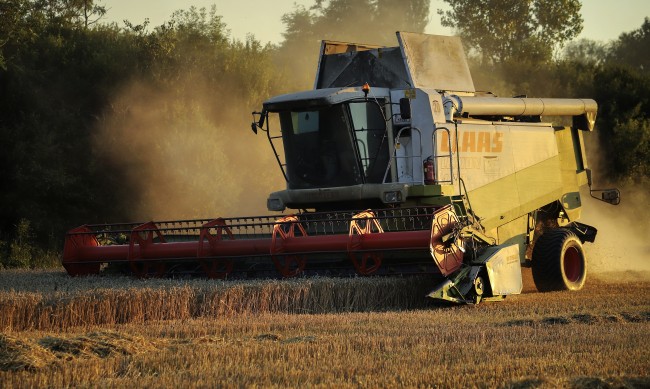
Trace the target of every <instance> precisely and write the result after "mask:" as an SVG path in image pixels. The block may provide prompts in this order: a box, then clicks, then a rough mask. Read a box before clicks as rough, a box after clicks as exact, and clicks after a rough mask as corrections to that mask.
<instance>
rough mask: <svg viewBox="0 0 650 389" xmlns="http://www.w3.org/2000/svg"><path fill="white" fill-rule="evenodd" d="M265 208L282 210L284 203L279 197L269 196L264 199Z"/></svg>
mask: <svg viewBox="0 0 650 389" xmlns="http://www.w3.org/2000/svg"><path fill="white" fill-rule="evenodd" d="M266 208H267V209H268V210H269V211H284V209H285V208H286V207H285V206H284V203H283V202H282V200H281V199H276V198H272V197H269V198H268V199H267V200H266Z"/></svg>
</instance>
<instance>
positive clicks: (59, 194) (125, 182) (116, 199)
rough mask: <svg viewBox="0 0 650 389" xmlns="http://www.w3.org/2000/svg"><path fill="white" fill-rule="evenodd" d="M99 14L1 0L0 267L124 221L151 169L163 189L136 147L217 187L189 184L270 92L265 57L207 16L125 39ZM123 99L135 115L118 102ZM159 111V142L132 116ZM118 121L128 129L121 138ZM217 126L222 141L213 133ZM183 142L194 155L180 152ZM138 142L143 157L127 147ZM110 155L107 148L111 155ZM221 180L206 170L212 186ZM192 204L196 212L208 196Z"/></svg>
mask: <svg viewBox="0 0 650 389" xmlns="http://www.w3.org/2000/svg"><path fill="white" fill-rule="evenodd" d="M104 12H105V9H104V8H103V7H102V6H101V5H98V4H96V2H93V1H87V0H0V13H1V14H2V22H1V23H0V50H1V51H0V54H1V56H0V150H2V152H1V153H0V187H2V188H3V190H2V191H0V241H3V242H5V243H3V244H0V254H1V255H0V256H3V257H4V258H5V259H6V260H5V261H4V265H5V266H19V265H25V264H26V263H27V262H29V261H27V262H25V261H26V260H27V259H28V257H30V255H31V257H32V258H33V257H34V253H37V251H34V250H31V249H30V250H28V249H27V248H28V247H31V246H30V245H32V244H33V245H34V247H36V248H37V247H42V248H47V249H49V248H60V246H61V244H62V243H63V236H64V232H65V231H66V230H67V229H69V228H71V227H74V226H77V225H81V224H85V223H94V222H106V221H125V220H131V219H132V218H133V217H134V209H135V208H136V207H138V205H139V202H144V201H148V200H149V199H148V198H146V197H143V195H142V191H141V187H140V186H139V182H138V180H141V179H142V177H141V174H142V173H143V172H147V173H148V174H149V175H156V169H159V170H158V173H157V175H158V176H161V177H164V178H169V176H166V175H165V172H166V171H168V170H170V168H167V169H166V166H164V165H163V166H153V165H154V162H153V160H151V159H143V158H139V157H140V156H141V154H142V151H143V150H163V151H165V152H167V153H170V155H168V156H169V158H167V159H169V160H174V159H176V160H187V159H190V160H196V163H194V165H191V166H189V167H188V166H184V167H183V169H185V170H178V171H177V172H176V174H177V175H176V177H193V178H192V179H193V180H194V181H208V180H210V179H214V177H210V176H209V175H207V173H206V176H204V175H197V174H196V172H201V171H206V172H207V171H208V170H209V169H212V168H213V166H211V165H210V163H211V161H212V160H210V159H209V158H211V157H212V156H213V155H215V154H217V155H219V153H223V152H217V151H218V150H216V151H215V148H216V149H219V147H218V145H215V144H211V142H213V141H214V140H215V139H229V137H231V136H235V133H236V134H241V133H242V132H243V129H245V128H247V127H248V120H249V118H250V110H251V108H252V107H257V106H259V104H260V102H261V101H262V100H263V99H264V98H265V97H268V96H269V95H270V94H273V93H274V92H272V89H273V88H274V87H275V83H274V82H275V77H274V71H273V66H272V63H271V57H270V50H271V47H270V46H263V45H261V44H260V43H259V42H258V41H256V40H255V39H254V38H252V37H250V38H249V39H247V40H246V41H244V42H241V41H235V40H231V39H230V38H229V37H228V33H227V29H226V26H225V24H224V23H223V22H222V21H221V18H220V17H219V16H218V15H217V14H216V11H215V10H214V9H212V10H205V9H195V8H190V9H189V10H186V11H179V12H177V13H175V14H174V15H173V16H172V18H171V20H170V21H169V22H168V23H166V24H164V25H162V26H159V27H156V28H154V29H153V30H149V29H148V26H147V25H146V23H145V24H144V25H132V24H130V23H127V27H126V28H119V27H118V26H116V25H106V24H103V23H101V22H99V23H98V22H97V18H98V17H101V15H103V13H104ZM133 89H137V90H140V91H143V90H144V91H146V93H140V94H132V95H131V96H130V97H129V98H126V99H125V98H124V94H125V91H128V90H133ZM125 101H126V102H127V103H129V104H130V105H129V106H125V105H121V103H122V102H125ZM234 107H236V109H235V108H234ZM147 110H149V111H147ZM242 111H243V112H242ZM153 114H159V115H160V117H159V118H157V121H156V122H146V121H145V122H142V123H140V124H143V123H144V124H151V125H152V126H160V127H161V130H160V131H158V132H148V131H150V130H151V127H142V126H140V125H138V122H137V121H135V120H136V119H134V118H136V117H152V115H153ZM194 117H200V118H201V119H200V120H199V122H203V123H205V125H204V127H205V128H209V129H211V131H212V133H213V134H214V135H213V136H212V137H211V138H206V137H205V133H201V134H198V133H196V132H194V133H192V131H195V124H196V123H197V121H196V120H194V121H191V120H190V118H194ZM164 120H169V123H173V124H175V125H177V126H176V127H177V128H176V132H175V133H171V132H170V133H165V132H164V131H162V129H168V128H169V126H161V123H162V122H163V121H164ZM124 123H128V124H129V126H128V127H126V128H128V129H129V130H132V131H131V132H126V131H125V130H123V129H122V130H120V131H118V129H120V125H121V124H124ZM108 124H110V125H111V126H108ZM218 125H219V126H220V128H222V130H219V131H225V132H219V131H217V130H216V129H217V127H219V126H218ZM183 131H185V132H183ZM206 132H207V130H206ZM174 134H176V135H174ZM192 135H193V136H192ZM188 139H192V140H193V142H194V144H198V143H201V144H202V145H201V146H202V147H201V148H198V149H196V148H195V149H191V148H190V149H189V150H188V149H183V147H185V146H187V143H183V141H184V140H188ZM138 142H140V143H139V144H140V145H141V147H140V148H138V147H133V144H138ZM232 143H233V144H236V145H238V146H234V147H231V150H232V151H231V152H232V153H237V154H241V155H247V156H248V157H250V148H249V149H248V150H246V149H245V148H246V144H245V142H232ZM110 145H114V146H115V148H114V149H112V152H107V150H109V146H110ZM224 149H225V147H224ZM137 153H140V155H136V156H135V157H134V156H133V155H135V154H137ZM173 153H176V154H178V155H176V154H173ZM247 153H248V154H247ZM175 155H176V156H175ZM270 158H272V156H271V157H270ZM200 159H202V160H203V162H204V163H206V162H207V163H206V164H205V165H201V161H199V160H200ZM221 161H223V162H224V163H225V164H227V163H228V162H230V161H227V160H223V158H222V160H221ZM217 166H219V165H217ZM233 166H236V165H233ZM220 170H222V169H220V168H219V167H216V168H214V169H213V170H211V172H212V175H213V176H214V173H215V172H218V171H220ZM234 171H235V172H236V171H237V170H236V169H234ZM169 181H171V179H170V180H169ZM173 184H174V183H173V182H169V183H167V185H169V186H170V187H173V186H174V185H173ZM157 189H158V190H159V191H160V192H161V193H162V196H164V195H165V194H167V193H166V192H165V191H164V190H160V188H157ZM184 189H186V190H187V189H189V188H187V187H186V188H184ZM191 196H192V195H191V194H188V195H187V197H191ZM208 196H209V198H210V199H214V198H215V197H216V196H215V193H206V194H205V197H206V198H207V197H208ZM166 200H167V202H166V206H167V208H174V206H173V205H171V206H170V201H171V200H173V199H171V198H167V199H166ZM194 201H195V202H196V203H197V204H200V203H201V202H202V198H199V199H194ZM212 201H214V200H212ZM202 216H204V217H205V216H209V215H206V214H203V215H202ZM25 225H27V226H28V231H29V239H28V240H25V239H22V238H20V239H18V240H16V239H17V238H16V237H17V236H26V235H25V234H23V233H22V232H21V231H23V232H24V231H25V230H26V229H25V228H23V227H24V226H25ZM17 226H18V227H17ZM21 226H22V227H21ZM19 227H20V228H19ZM21 234H22V235H21ZM16 242H18V243H16ZM25 242H27V243H25ZM26 253H27V254H30V255H27V254H26ZM38 253H39V255H40V254H42V253H43V251H38ZM23 254H25V255H23ZM41 256H42V255H41ZM12 258H13V259H12ZM16 258H17V259H16ZM29 266H33V260H32V262H29Z"/></svg>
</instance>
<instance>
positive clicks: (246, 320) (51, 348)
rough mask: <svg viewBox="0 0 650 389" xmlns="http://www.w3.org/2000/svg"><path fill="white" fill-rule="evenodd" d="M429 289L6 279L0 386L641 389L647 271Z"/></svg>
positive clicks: (1, 301)
mask: <svg viewBox="0 0 650 389" xmlns="http://www.w3.org/2000/svg"><path fill="white" fill-rule="evenodd" d="M426 290H427V285H426V280H423V279H416V280H413V279H390V278H383V279H382V278H357V279H303V280H294V281H272V280H269V281H255V282H214V281H205V280H181V281H179V280H134V279H128V278H120V277H117V278H116V277H89V278H80V279H72V278H67V277H65V275H64V274H62V273H61V272H57V271H50V272H27V271H14V272H7V271H3V272H0V326H1V331H2V334H1V335H0V387H3V388H4V387H7V388H10V387H11V388H13V387H221V386H226V387H366V388H375V387H398V386H399V387H480V388H483V387H486V388H492V387H497V388H498V387H503V388H538V387H540V388H546V387H553V388H554V387H577V388H594V387H597V388H607V387H627V388H637V387H638V388H643V387H648V386H650V378H649V377H650V374H649V371H650V339H649V337H648V334H649V333H650V331H649V330H650V299H649V298H648V297H650V282H649V281H648V274H647V273H643V274H639V273H619V274H608V275H605V276H601V277H600V279H595V278H594V277H592V278H590V280H589V282H588V284H587V286H586V288H585V289H584V290H582V291H580V292H575V293H560V292H557V293H544V294H541V293H535V290H534V287H532V286H531V285H530V284H527V288H526V290H525V292H526V293H524V294H522V295H519V296H511V297H509V298H507V299H506V300H505V301H503V302H499V303H487V304H481V305H478V306H456V305H446V304H433V303H431V302H429V301H427V300H426V299H423V298H422V296H423V294H424V293H423V291H424V292H426Z"/></svg>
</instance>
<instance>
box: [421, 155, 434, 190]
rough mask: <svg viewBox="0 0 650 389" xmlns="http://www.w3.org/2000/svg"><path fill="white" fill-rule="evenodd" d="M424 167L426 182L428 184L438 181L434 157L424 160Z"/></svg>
mask: <svg viewBox="0 0 650 389" xmlns="http://www.w3.org/2000/svg"><path fill="white" fill-rule="evenodd" d="M423 167H424V183H425V184H427V185H431V184H435V183H436V172H435V170H434V169H433V158H432V157H429V158H427V159H425V160H424V162H423Z"/></svg>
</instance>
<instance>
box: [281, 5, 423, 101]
mask: <svg viewBox="0 0 650 389" xmlns="http://www.w3.org/2000/svg"><path fill="white" fill-rule="evenodd" d="M428 16H429V0H408V1H404V0H330V1H325V0H316V1H315V3H314V5H313V6H312V7H310V8H309V9H307V8H305V7H304V6H300V5H297V6H296V7H295V9H294V11H293V12H290V13H287V14H285V15H284V16H283V18H282V21H283V22H284V24H285V26H286V28H285V32H284V33H283V37H284V41H283V42H282V44H281V45H280V47H279V49H278V52H277V57H278V63H279V64H280V66H279V67H280V68H283V69H286V71H287V74H289V75H291V82H292V84H291V85H290V88H289V89H292V90H296V89H300V90H302V89H306V88H309V87H311V85H312V83H313V81H314V75H315V71H316V61H317V60H318V49H319V47H320V41H321V40H334V41H343V42H356V43H367V44H377V45H388V46H395V45H396V43H397V42H396V38H395V31H400V30H401V31H410V32H423V31H424V28H425V27H426V25H427V24H428V22H429V19H428Z"/></svg>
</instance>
